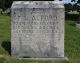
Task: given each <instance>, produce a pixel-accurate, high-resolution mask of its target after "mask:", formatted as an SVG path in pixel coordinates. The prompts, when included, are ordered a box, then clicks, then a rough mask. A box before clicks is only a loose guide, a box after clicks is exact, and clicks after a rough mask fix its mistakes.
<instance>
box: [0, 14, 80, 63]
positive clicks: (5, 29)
mask: <svg viewBox="0 0 80 63" xmlns="http://www.w3.org/2000/svg"><path fill="white" fill-rule="evenodd" d="M76 19H77V14H71V15H67V18H66V21H65V48H64V49H65V56H66V57H68V61H54V60H46V61H41V60H26V59H16V58H12V57H11V55H10V53H11V43H10V42H11V32H10V31H11V29H10V27H11V25H10V16H7V15H0V63H80V29H78V28H76V26H75V22H76V21H77V20H76Z"/></svg>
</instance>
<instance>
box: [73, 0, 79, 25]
mask: <svg viewBox="0 0 80 63" xmlns="http://www.w3.org/2000/svg"><path fill="white" fill-rule="evenodd" d="M72 2H77V3H76V4H75V5H74V9H76V10H77V11H78V12H79V20H78V22H77V23H78V24H80V0H72Z"/></svg>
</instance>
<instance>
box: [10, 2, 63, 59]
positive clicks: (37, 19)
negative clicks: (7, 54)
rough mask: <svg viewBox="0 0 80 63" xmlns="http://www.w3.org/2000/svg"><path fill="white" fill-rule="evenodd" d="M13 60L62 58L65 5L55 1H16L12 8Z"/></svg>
mask: <svg viewBox="0 0 80 63" xmlns="http://www.w3.org/2000/svg"><path fill="white" fill-rule="evenodd" d="M11 54H12V56H13V57H27V58H54V57H55V58H59V57H64V6H63V3H62V2H56V1H34V2H33V1H28V2H24V1H22V2H21V1H17V2H14V3H13V5H12V7H11Z"/></svg>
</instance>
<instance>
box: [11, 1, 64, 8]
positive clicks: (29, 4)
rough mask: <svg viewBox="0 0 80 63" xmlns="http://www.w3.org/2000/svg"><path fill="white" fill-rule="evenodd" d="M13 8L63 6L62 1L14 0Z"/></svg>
mask: <svg viewBox="0 0 80 63" xmlns="http://www.w3.org/2000/svg"><path fill="white" fill-rule="evenodd" d="M13 8H64V1H14V2H13V4H12V6H11V9H13Z"/></svg>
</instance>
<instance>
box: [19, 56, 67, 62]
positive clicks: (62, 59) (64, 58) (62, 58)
mask: <svg viewBox="0 0 80 63" xmlns="http://www.w3.org/2000/svg"><path fill="white" fill-rule="evenodd" d="M19 59H27V60H57V61H58V60H59V61H60V60H61V61H64V60H66V61H68V58H67V57H61V58H19Z"/></svg>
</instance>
